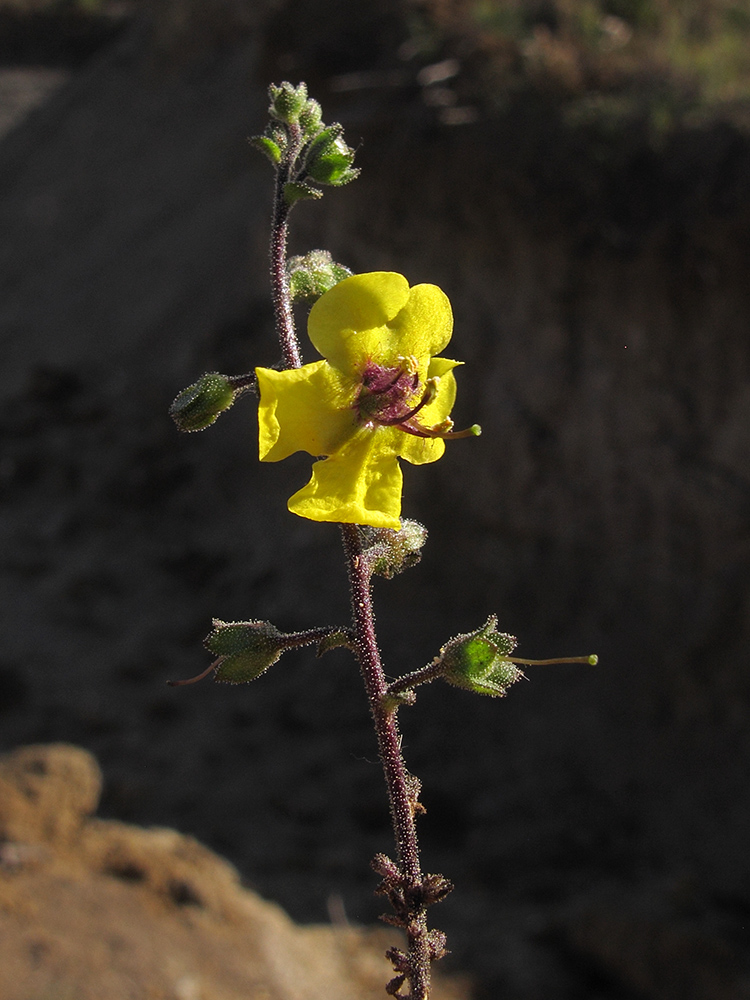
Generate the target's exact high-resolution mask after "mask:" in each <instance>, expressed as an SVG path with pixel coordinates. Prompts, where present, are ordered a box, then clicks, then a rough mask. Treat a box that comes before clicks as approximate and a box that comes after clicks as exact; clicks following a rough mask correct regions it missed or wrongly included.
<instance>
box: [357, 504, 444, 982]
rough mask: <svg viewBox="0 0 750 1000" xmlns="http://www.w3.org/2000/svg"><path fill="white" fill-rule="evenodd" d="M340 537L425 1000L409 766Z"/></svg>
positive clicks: (368, 612)
mask: <svg viewBox="0 0 750 1000" xmlns="http://www.w3.org/2000/svg"><path fill="white" fill-rule="evenodd" d="M341 533H342V535H343V540H344V551H345V553H346V562H347V570H348V574H349V584H350V586H351V599H352V617H353V625H354V634H355V651H356V655H357V659H358V660H359V665H360V669H361V671H362V678H363V680H364V684H365V690H366V692H367V698H368V700H369V703H370V711H371V713H372V718H373V721H374V723H375V732H376V734H377V740H378V749H379V751H380V758H381V760H382V762H383V771H384V773H385V781H386V785H387V787H388V798H389V801H390V806H391V819H392V821H393V831H394V834H395V837H396V846H397V850H398V861H399V867H400V868H401V871H402V873H403V876H404V884H405V886H406V893H405V894H406V895H407V897H409V896H412V897H413V898H414V904H413V905H412V906H411V908H410V912H409V920H408V922H407V926H406V934H407V938H408V941H409V974H408V978H409V982H410V986H411V993H410V1000H427V998H428V997H429V995H430V949H429V943H428V938H427V919H426V909H427V907H426V905H425V904H424V903H423V902H421V901H420V900H419V896H420V889H421V886H422V881H423V880H422V869H421V865H420V860H419V846H418V843H417V830H416V824H415V822H414V808H413V803H412V800H411V797H410V795H409V787H408V780H407V771H406V766H405V764H404V759H403V757H402V755H401V738H400V736H399V731H398V724H397V722H396V711H395V709H392V708H391V709H388V708H386V707H385V705H386V697H385V696H386V694H387V692H388V683H387V681H386V679H385V674H384V672H383V666H382V664H381V662H380V653H379V651H378V644H377V639H376V637H375V621H374V614H373V608H372V593H371V588H370V571H369V569H368V567H367V562H366V560H365V559H364V558H363V555H362V545H361V542H360V538H359V532H358V529H357V526H356V525H354V524H342V525H341Z"/></svg>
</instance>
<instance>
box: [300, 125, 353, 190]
mask: <svg viewBox="0 0 750 1000" xmlns="http://www.w3.org/2000/svg"><path fill="white" fill-rule="evenodd" d="M354 155H355V151H354V150H353V149H351V148H350V147H349V146H347V144H346V143H345V142H344V138H343V136H342V135H341V126H340V125H331V126H330V127H329V128H327V129H324V131H323V132H321V133H320V135H319V136H318V137H317V138H316V139H315V140H314V142H313V143H312V145H311V146H310V151H309V154H308V159H307V172H308V174H309V175H310V177H312V179H313V180H314V181H317V182H318V184H331V185H333V186H334V187H341V186H342V185H343V184H348V183H349V181H353V180H354V178H355V177H357V176H358V175H359V170H355V169H354V168H353V167H352V163H353V162H354Z"/></svg>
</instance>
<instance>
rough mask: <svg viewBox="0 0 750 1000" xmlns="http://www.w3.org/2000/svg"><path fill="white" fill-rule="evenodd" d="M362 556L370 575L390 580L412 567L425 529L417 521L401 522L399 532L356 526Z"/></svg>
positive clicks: (420, 546) (422, 541)
mask: <svg viewBox="0 0 750 1000" xmlns="http://www.w3.org/2000/svg"><path fill="white" fill-rule="evenodd" d="M359 530H360V532H361V535H362V544H363V548H364V555H365V558H366V559H367V561H368V563H369V566H370V572H371V573H374V574H375V575H376V576H384V577H385V578H386V580H390V579H391V578H392V577H394V576H396V574H397V573H403V571H404V570H405V569H409V568H410V567H411V566H416V565H417V563H418V562H419V560H420V559H421V558H422V546H423V545H424V543H425V542H426V541H427V528H425V526H424V525H423V524H420V523H419V522H418V521H411V520H409V519H408V518H404V519H403V520H402V521H401V530H400V531H394V530H393V529H392V528H372V527H370V526H369V525H360V529H359Z"/></svg>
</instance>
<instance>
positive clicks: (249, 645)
mask: <svg viewBox="0 0 750 1000" xmlns="http://www.w3.org/2000/svg"><path fill="white" fill-rule="evenodd" d="M213 626H214V627H213V630H212V631H211V632H210V634H209V635H208V636H207V637H206V639H205V640H204V645H205V647H206V649H208V650H210V651H211V652H212V653H213V654H214V655H215V656H218V657H221V661H220V663H219V664H218V665H217V667H216V672H215V674H214V676H215V678H216V680H217V681H223V682H224V683H226V684H243V683H245V682H247V681H254V680H255V679H256V678H257V677H260V675H261V674H262V673H265V671H266V670H268V668H269V667H270V666H271V665H272V664H274V663H276V661H277V660H278V659H279V657H280V656H281V654H282V653H283V652H284V650H285V649H288V648H289V643H288V641H286V639H287V637H286V636H285V635H284V633H283V632H279V630H278V629H277V628H276V626H275V625H272V624H271V623H270V622H264V621H249V622H223V621H219V620H218V619H214V623H213Z"/></svg>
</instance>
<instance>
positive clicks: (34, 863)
mask: <svg viewBox="0 0 750 1000" xmlns="http://www.w3.org/2000/svg"><path fill="white" fill-rule="evenodd" d="M100 788H101V774H100V772H99V768H98V767H97V765H96V761H95V760H94V759H93V757H91V755H90V754H88V753H86V752H85V751H83V750H80V749H78V748H77V747H72V746H67V745H65V744H53V745H51V746H30V747H23V748H22V749H20V750H17V751H15V752H14V753H12V754H8V755H6V756H5V757H3V758H0V796H1V798H0V993H1V994H2V996H3V1000H30V998H31V1000H44V998H47V1000H68V998H70V1000H100V998H102V997H106V998H107V1000H136V998H137V1000H141V998H142V1000H319V998H321V997H326V998H327V1000H339V998H340V1000H375V998H376V997H381V996H384V993H383V983H384V982H385V981H386V980H387V978H388V976H389V969H390V964H389V963H388V961H387V960H386V959H385V956H384V955H383V952H384V950H385V949H386V948H387V947H390V946H392V945H393V943H394V942H395V941H396V939H397V935H396V937H395V938H394V935H393V934H392V933H388V932H386V931H371V932H365V931H361V930H355V929H354V928H337V929H334V928H332V927H322V926H321V927H305V928H302V927H296V926H295V925H294V924H293V923H292V922H291V921H290V920H289V918H288V917H287V916H286V914H284V912H283V911H282V910H281V909H280V908H279V907H278V906H274V905H273V904H272V903H267V902H264V901H263V900H261V899H260V898H259V897H258V896H256V895H255V894H254V893H251V892H248V891H246V890H244V889H242V888H241V886H240V884H239V880H238V877H237V873H236V872H235V870H234V869H233V868H232V867H231V866H230V865H228V864H227V863H226V862H225V861H223V860H222V859H221V858H219V857H217V856H216V855H215V854H212V853H211V852H210V851H208V850H206V848H205V847H203V846H202V845H201V844H199V843H198V842H197V841H196V840H193V839H192V838H191V837H185V836H183V835H181V834H179V833H177V832H176V831H175V830H169V829H150V830H144V829H142V828H139V827H135V826H128V825H127V824H125V823H117V822H114V821H108V820H99V819H95V818H93V817H92V815H91V814H92V813H93V812H94V811H95V809H96V806H97V803H98V798H99V791H100ZM434 992H435V1000H459V998H460V997H461V996H465V995H466V990H465V988H464V989H463V990H460V989H459V988H458V986H452V987H451V986H448V985H447V984H444V983H441V982H438V983H436V984H435V989H434Z"/></svg>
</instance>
